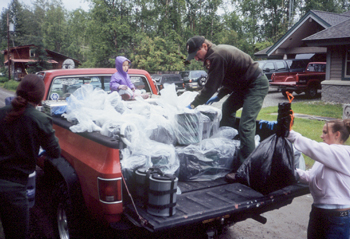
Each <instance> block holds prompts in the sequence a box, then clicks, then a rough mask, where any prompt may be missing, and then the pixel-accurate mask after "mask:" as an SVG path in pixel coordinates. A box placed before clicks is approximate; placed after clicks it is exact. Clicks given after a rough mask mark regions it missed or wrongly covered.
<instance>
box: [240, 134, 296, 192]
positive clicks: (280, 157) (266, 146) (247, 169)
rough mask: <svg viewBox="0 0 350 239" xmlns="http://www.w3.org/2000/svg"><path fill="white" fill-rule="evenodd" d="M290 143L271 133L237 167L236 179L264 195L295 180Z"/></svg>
mask: <svg viewBox="0 0 350 239" xmlns="http://www.w3.org/2000/svg"><path fill="white" fill-rule="evenodd" d="M294 168H295V166H294V153H293V148H292V144H291V143H290V142H289V141H288V140H287V139H285V138H284V137H281V136H277V134H273V135H271V136H270V137H268V138H267V139H265V140H264V141H262V142H261V143H260V144H259V145H258V147H257V148H256V149H255V150H254V151H253V152H252V153H251V154H250V155H249V157H248V158H247V159H246V160H245V161H244V162H243V164H242V165H241V166H240V167H239V168H238V170H237V173H236V179H237V181H238V182H240V183H242V184H245V185H247V186H249V187H251V188H252V189H254V190H256V191H258V192H260V193H262V194H264V195H266V194H269V193H270V192H273V191H276V190H279V189H281V188H284V187H286V186H289V185H292V184H294V183H296V182H297V174H296V172H295V170H294Z"/></svg>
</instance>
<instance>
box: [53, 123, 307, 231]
mask: <svg viewBox="0 0 350 239" xmlns="http://www.w3.org/2000/svg"><path fill="white" fill-rule="evenodd" d="M52 118H53V123H54V124H56V125H58V126H60V127H63V128H66V129H69V127H70V126H72V125H73V124H72V123H70V122H68V121H66V120H65V119H64V118H61V117H52ZM238 120H239V119H238ZM257 125H258V123H257ZM257 133H258V134H259V135H260V136H261V140H264V139H265V138H266V137H268V136H269V135H270V134H271V131H266V130H264V129H260V127H257ZM79 135H81V136H83V137H86V138H88V139H90V140H93V141H95V142H98V143H99V144H102V145H105V146H108V147H110V148H115V149H121V148H123V147H125V145H123V143H122V142H121V141H120V140H115V139H112V138H110V137H107V136H103V135H101V134H100V133H98V132H93V133H88V132H84V133H79ZM178 187H179V188H180V190H181V194H180V195H177V196H176V198H177V201H176V203H177V204H176V213H175V215H173V216H170V217H158V216H153V215H151V214H149V213H147V208H146V206H145V205H144V203H143V201H142V200H141V199H137V198H134V201H135V205H136V209H137V212H138V213H139V214H140V215H141V216H142V217H143V218H144V219H145V220H146V221H147V224H146V225H145V226H144V227H145V228H146V229H148V230H149V231H151V232H155V231H161V230H166V229H170V228H174V227H178V226H184V225H190V224H198V223H206V220H209V219H217V218H218V217H219V218H220V217H225V218H228V220H231V221H234V222H238V221H242V220H245V219H247V218H258V216H259V215H260V214H261V213H264V212H266V211H270V210H273V209H278V208H280V207H282V206H285V205H288V204H290V203H291V202H292V200H293V198H294V197H298V196H301V195H304V194H307V193H309V188H308V185H305V184H296V185H292V186H288V187H285V188H283V189H281V190H278V191H275V192H272V193H270V194H269V195H263V194H261V193H259V192H257V191H255V190H253V189H251V188H250V187H248V186H245V185H243V184H240V183H232V184H228V183H227V182H226V181H225V180H224V178H219V179H217V180H214V181H198V182H178ZM123 191H124V194H126V192H125V190H123ZM127 198H128V196H127V195H124V199H126V200H124V201H123V204H124V215H125V216H126V217H127V218H128V219H129V220H130V221H132V222H133V223H134V224H136V225H139V226H141V224H140V220H139V217H138V215H137V213H136V210H135V207H134V206H133V204H132V203H131V201H130V200H127ZM111 226H112V227H113V225H111ZM116 227H117V225H116Z"/></svg>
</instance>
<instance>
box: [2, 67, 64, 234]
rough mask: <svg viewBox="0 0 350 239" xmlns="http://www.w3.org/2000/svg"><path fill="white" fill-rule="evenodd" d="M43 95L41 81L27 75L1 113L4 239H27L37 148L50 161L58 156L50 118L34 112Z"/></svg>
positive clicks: (43, 86) (43, 88)
mask: <svg viewBox="0 0 350 239" xmlns="http://www.w3.org/2000/svg"><path fill="white" fill-rule="evenodd" d="M44 93H45V85H44V82H43V80H42V79H40V78H39V77H38V76H37V75H33V74H31V75H27V76H25V77H24V78H23V80H22V81H21V83H20V84H19V85H18V87H17V90H16V97H15V98H14V99H13V100H12V101H11V104H10V105H7V106H5V107H3V108H1V109H0V142H1V144H0V202H1V203H0V216H1V221H2V226H3V229H4V233H5V238H24V239H25V238H28V231H29V207H28V198H27V194H26V185H27V183H28V176H29V174H31V173H33V172H34V170H35V167H36V159H37V157H38V153H39V149H40V147H42V149H44V150H45V151H46V154H47V155H48V156H50V157H54V158H58V157H59V156H60V153H61V148H60V146H59V144H58V139H57V138H56V136H55V131H54V130H53V128H52V119H51V117H49V116H48V115H45V114H44V113H42V112H39V111H38V110H36V109H35V107H36V105H38V104H39V103H40V102H41V100H42V99H43V97H44Z"/></svg>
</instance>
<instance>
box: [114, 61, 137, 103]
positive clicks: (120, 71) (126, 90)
mask: <svg viewBox="0 0 350 239" xmlns="http://www.w3.org/2000/svg"><path fill="white" fill-rule="evenodd" d="M129 64H130V60H129V59H127V58H126V57H124V56H118V57H116V58H115V68H116V69H117V72H116V73H114V74H113V75H112V77H111V82H110V83H109V84H110V89H111V91H117V92H119V94H120V95H121V96H122V98H123V99H130V98H133V92H134V91H135V86H134V84H133V83H132V82H131V81H130V76H129V75H128V70H129Z"/></svg>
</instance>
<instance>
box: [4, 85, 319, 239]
mask: <svg viewBox="0 0 350 239" xmlns="http://www.w3.org/2000/svg"><path fill="white" fill-rule="evenodd" d="M11 95H13V93H12V92H10V91H7V90H4V89H2V88H0V107H2V106H3V105H4V99H5V98H6V97H8V96H11ZM314 100H320V98H319V97H318V98H316V99H314ZM300 101H310V100H309V99H307V98H306V97H305V95H304V94H300V95H295V99H294V100H293V102H300ZM222 102H223V101H221V102H219V103H215V104H214V106H216V107H219V108H221V104H222ZM282 102H287V99H286V98H284V97H283V96H282V94H281V93H278V92H274V91H270V93H269V94H268V96H267V97H266V98H265V101H264V104H263V107H268V106H277V105H278V103H282ZM38 176H39V177H38V183H37V187H38V188H37V189H38V192H37V199H36V200H37V203H36V206H35V208H33V209H32V210H31V217H32V220H31V229H32V230H31V238H52V235H53V233H52V231H53V230H52V227H51V225H50V221H51V220H52V216H51V215H50V211H49V210H48V208H47V207H45V206H44V205H45V204H46V205H47V201H50V198H49V197H48V196H49V195H48V194H47V190H46V191H45V182H44V181H43V180H42V179H43V178H42V177H41V176H40V173H39V175H38ZM311 203H312V197H311V196H310V194H308V195H305V196H302V197H298V198H295V199H294V201H293V202H292V203H291V204H290V205H288V206H286V207H283V208H281V209H279V210H273V211H270V212H267V213H264V214H263V215H262V216H264V217H266V218H267V223H266V224H261V223H259V222H256V221H254V220H252V219H248V220H246V221H243V222H239V223H237V224H235V225H233V226H231V227H230V228H228V230H227V231H225V232H224V233H223V234H222V235H220V236H219V237H218V238H219V239H243V238H244V239H255V238H284V239H295V238H298V239H299V238H301V239H302V238H306V227H307V222H308V213H309V211H310V205H311ZM89 230H90V229H89ZM91 231H92V233H93V232H95V233H96V232H97V230H91ZM178 233H179V232H178ZM178 233H177V236H176V238H201V236H200V235H199V233H196V231H193V230H192V231H191V230H190V231H189V232H183V231H181V235H183V237H181V236H180V237H179V235H178ZM100 236H101V237H99V238H104V239H110V238H113V237H112V236H111V237H109V236H107V235H102V234H100ZM1 238H2V234H1V230H0V239H1ZM96 238H97V237H96ZM163 238H175V237H174V234H172V235H170V234H167V235H166V236H165V237H163Z"/></svg>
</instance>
